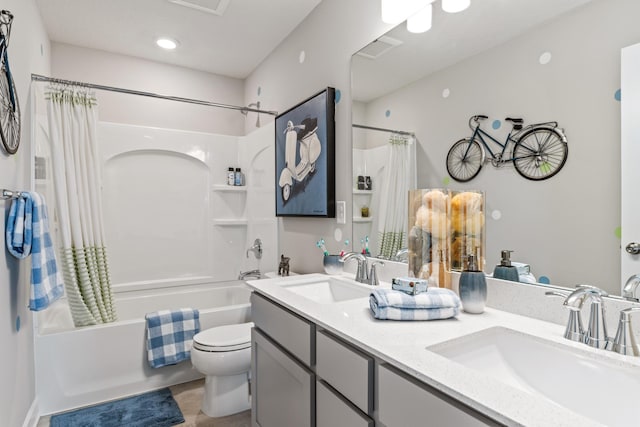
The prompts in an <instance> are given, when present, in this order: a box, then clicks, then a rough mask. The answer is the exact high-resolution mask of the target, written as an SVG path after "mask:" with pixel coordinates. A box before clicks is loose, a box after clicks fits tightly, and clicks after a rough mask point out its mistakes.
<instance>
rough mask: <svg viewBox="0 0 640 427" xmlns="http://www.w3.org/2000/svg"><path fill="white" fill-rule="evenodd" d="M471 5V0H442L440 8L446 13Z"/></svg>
mask: <svg viewBox="0 0 640 427" xmlns="http://www.w3.org/2000/svg"><path fill="white" fill-rule="evenodd" d="M470 5H471V0H442V10H444V11H445V12H448V13H458V12H462V11H463V10H465V9H466V8H468V7H469V6H470Z"/></svg>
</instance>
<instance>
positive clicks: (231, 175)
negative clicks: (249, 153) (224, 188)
mask: <svg viewBox="0 0 640 427" xmlns="http://www.w3.org/2000/svg"><path fill="white" fill-rule="evenodd" d="M227 185H236V173H235V172H234V171H233V168H229V171H228V172H227Z"/></svg>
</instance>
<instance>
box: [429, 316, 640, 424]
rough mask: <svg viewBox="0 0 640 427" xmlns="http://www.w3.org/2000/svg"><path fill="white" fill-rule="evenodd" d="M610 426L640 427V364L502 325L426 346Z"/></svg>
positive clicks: (467, 365) (469, 366)
mask: <svg viewBox="0 0 640 427" xmlns="http://www.w3.org/2000/svg"><path fill="white" fill-rule="evenodd" d="M427 349H428V350H430V351H433V352H435V353H438V354H440V355H442V356H444V357H446V358H448V359H450V360H452V361H454V362H457V363H460V364H462V365H464V366H466V367H468V368H471V369H474V370H477V371H479V372H481V373H483V374H485V375H489V376H491V377H493V378H495V379H497V380H499V381H501V382H503V383H506V384H508V385H510V386H513V387H516V388H518V389H520V390H523V391H525V392H527V393H530V394H533V395H537V396H541V397H544V398H546V399H549V400H550V401H552V402H554V403H556V404H558V405H561V406H564V407H565V408H567V409H570V410H572V411H574V412H576V413H579V414H582V415H584V416H586V417H588V418H591V419H593V420H596V421H598V422H600V423H603V424H606V425H611V426H637V425H638V424H637V423H638V420H637V409H636V408H637V396H638V390H640V368H638V367H636V366H633V365H631V364H625V363H624V362H618V363H616V362H614V361H609V360H604V359H601V358H598V357H594V355H593V354H591V353H587V352H582V351H579V350H577V349H574V348H572V347H568V346H565V345H562V344H558V343H555V342H553V341H547V340H544V339H542V338H538V337H535V336H533V335H528V334H524V333H521V332H517V331H514V330H512V329H508V328H503V327H493V328H488V329H485V330H483V331H480V332H476V333H474V334H470V335H467V336H464V337H461V338H458V339H454V340H451V341H447V342H444V343H441V344H437V345H434V346H431V347H428V348H427Z"/></svg>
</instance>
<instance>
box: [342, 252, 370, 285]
mask: <svg viewBox="0 0 640 427" xmlns="http://www.w3.org/2000/svg"><path fill="white" fill-rule="evenodd" d="M350 259H355V260H356V261H357V262H358V270H357V272H356V281H357V282H360V283H366V284H369V275H368V273H367V257H365V256H364V255H362V254H359V253H357V252H349V253H347V254H346V255H344V256H343V257H342V258H340V261H341V262H346V261H349V260H350Z"/></svg>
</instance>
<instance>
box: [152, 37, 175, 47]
mask: <svg viewBox="0 0 640 427" xmlns="http://www.w3.org/2000/svg"><path fill="white" fill-rule="evenodd" d="M156 44H157V45H158V46H160V47H161V48H163V49H167V50H173V49H175V48H176V47H178V42H176V41H175V40H172V39H169V38H167V37H160V38H159V39H157V40H156Z"/></svg>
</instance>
